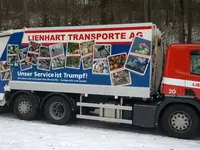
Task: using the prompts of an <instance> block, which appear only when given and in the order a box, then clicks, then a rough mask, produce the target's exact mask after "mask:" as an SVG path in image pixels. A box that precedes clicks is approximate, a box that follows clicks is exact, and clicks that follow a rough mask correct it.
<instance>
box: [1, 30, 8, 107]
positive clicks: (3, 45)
mask: <svg viewBox="0 0 200 150" xmlns="http://www.w3.org/2000/svg"><path fill="white" fill-rule="evenodd" d="M9 38H10V34H4V33H0V106H3V105H4V104H5V99H4V96H5V90H4V88H5V86H6V85H7V84H8V81H6V80H3V76H6V75H7V74H6V73H5V72H4V71H3V70H4V65H3V59H4V58H5V57H6V45H7V43H8V40H9ZM4 60H5V59H4Z"/></svg>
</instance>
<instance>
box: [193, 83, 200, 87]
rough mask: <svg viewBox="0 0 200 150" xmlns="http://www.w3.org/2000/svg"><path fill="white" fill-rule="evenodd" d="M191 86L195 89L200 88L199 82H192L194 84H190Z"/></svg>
mask: <svg viewBox="0 0 200 150" xmlns="http://www.w3.org/2000/svg"><path fill="white" fill-rule="evenodd" d="M192 86H195V87H200V83H199V82H196V83H195V82H194V83H192Z"/></svg>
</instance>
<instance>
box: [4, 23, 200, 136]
mask: <svg viewBox="0 0 200 150" xmlns="http://www.w3.org/2000/svg"><path fill="white" fill-rule="evenodd" d="M0 75H1V76H0V78H1V80H0V112H1V113H2V112H3V111H5V110H6V109H8V108H12V110H13V111H14V113H15V114H16V116H17V117H18V118H19V119H22V120H33V119H36V117H38V116H41V114H43V115H44V116H45V118H46V120H48V121H49V122H50V123H53V124H58V125H63V124H67V123H69V122H70V121H72V120H73V119H75V118H79V119H88V120H98V121H105V122H112V123H121V124H130V125H135V126H140V127H147V128H156V127H159V128H160V129H162V130H163V131H164V132H165V133H166V134H168V135H169V136H173V137H177V138H191V137H194V136H195V135H196V134H197V133H198V131H199V127H200V121H199V120H200V44H172V45H170V46H168V47H167V48H166V49H164V46H163V41H162V34H161V32H160V30H159V29H158V28H157V27H156V25H155V24H153V23H131V24H115V25H92V26H66V27H38V28H23V29H14V30H8V31H3V32H1V33H0Z"/></svg>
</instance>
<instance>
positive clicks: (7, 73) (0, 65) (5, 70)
mask: <svg viewBox="0 0 200 150" xmlns="http://www.w3.org/2000/svg"><path fill="white" fill-rule="evenodd" d="M0 76H1V80H2V81H3V80H11V78H12V74H11V70H10V65H9V64H8V63H7V62H6V61H1V62H0Z"/></svg>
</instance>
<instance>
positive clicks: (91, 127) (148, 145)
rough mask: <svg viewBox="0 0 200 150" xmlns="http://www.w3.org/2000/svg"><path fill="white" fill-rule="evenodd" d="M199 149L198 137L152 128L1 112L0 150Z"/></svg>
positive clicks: (199, 138)
mask: <svg viewBox="0 0 200 150" xmlns="http://www.w3.org/2000/svg"><path fill="white" fill-rule="evenodd" d="M92 149H94V150H200V137H197V139H195V140H178V139H175V138H169V137H164V136H161V135H157V134H156V132H155V130H146V129H140V128H139V129H138V128H135V127H134V128H131V127H128V128H127V127H124V126H119V125H115V124H114V125H113V124H108V123H106V124H105V123H99V122H94V121H92V122H91V121H82V120H79V121H77V122H76V123H74V124H71V125H66V126H57V125H52V124H49V123H46V122H44V121H32V122H28V121H21V120H18V119H16V117H15V116H13V115H11V114H3V115H1V116H0V150H92Z"/></svg>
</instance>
